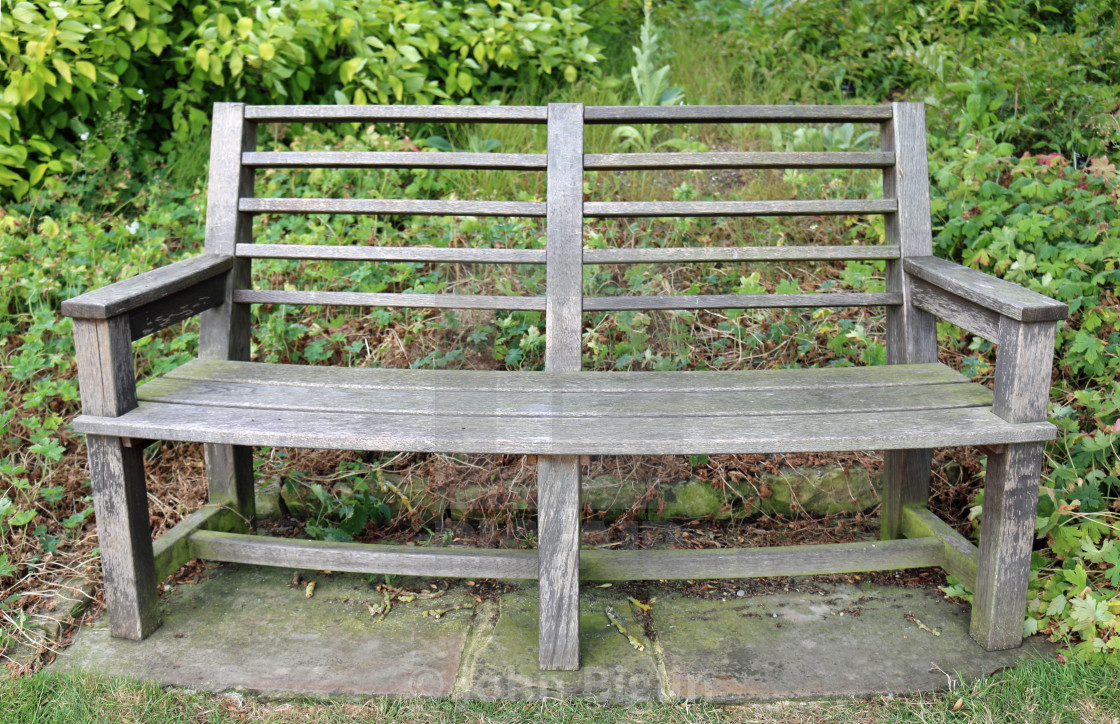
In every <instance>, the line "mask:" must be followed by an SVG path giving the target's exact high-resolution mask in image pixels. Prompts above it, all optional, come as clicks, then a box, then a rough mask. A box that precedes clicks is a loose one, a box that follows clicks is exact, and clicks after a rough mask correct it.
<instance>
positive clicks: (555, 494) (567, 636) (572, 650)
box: [537, 455, 580, 671]
mask: <svg viewBox="0 0 1120 724" xmlns="http://www.w3.org/2000/svg"><path fill="white" fill-rule="evenodd" d="M537 485H538V492H537V539H538V555H539V556H540V651H539V662H540V667H541V668H542V669H548V670H560V671H572V670H575V669H578V668H579V578H580V551H579V544H580V480H579V457H577V456H571V455H568V456H547V457H542V458H541V459H540V460H539V461H538V463H537Z"/></svg>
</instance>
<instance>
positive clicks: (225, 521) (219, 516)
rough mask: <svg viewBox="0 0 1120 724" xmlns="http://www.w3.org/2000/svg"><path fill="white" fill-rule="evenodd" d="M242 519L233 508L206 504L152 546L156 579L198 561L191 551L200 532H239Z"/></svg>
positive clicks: (161, 578) (162, 578) (158, 579)
mask: <svg viewBox="0 0 1120 724" xmlns="http://www.w3.org/2000/svg"><path fill="white" fill-rule="evenodd" d="M240 524H241V521H240V518H239V517H238V516H237V514H236V513H234V512H233V511H232V510H230V509H229V508H226V507H223V506H219V505H214V504H210V503H208V504H206V505H204V506H202V508H200V509H199V510H196V511H195V512H193V513H191V514H190V515H188V516H187V517H186V518H183V519H182V520H181V521H179V522H178V523H177V524H176V525H175V526H174V527H173V528H172V529H171V530H169V531H167V532H166V533H164V534H163V535H161V536H160V537H159V538H157V539H156V540H155V542H154V543H153V544H152V554H153V558H154V559H155V578H156V581H162V580H164V579H166V578H167V577H168V576H170V575H171V574H172V573H174V572H175V571H177V570H179V569H180V568H182V567H183V566H184V565H185V564H186V563H187V562H189V561H191V560H192V559H194V558H196V557H197V556H195V554H194V551H193V550H191V545H190V540H189V539H190V536H191V534H192V533H194V532H196V531H199V530H217V531H232V530H238V526H239V525H240Z"/></svg>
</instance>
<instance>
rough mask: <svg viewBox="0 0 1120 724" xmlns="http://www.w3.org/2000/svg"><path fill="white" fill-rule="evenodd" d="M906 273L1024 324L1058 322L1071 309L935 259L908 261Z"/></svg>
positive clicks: (965, 268)
mask: <svg viewBox="0 0 1120 724" xmlns="http://www.w3.org/2000/svg"><path fill="white" fill-rule="evenodd" d="M903 266H904V267H905V269H906V273H907V274H910V275H913V276H916V277H918V278H919V279H924V280H925V281H927V282H929V283H930V284H933V285H934V286H936V287H939V288H941V289H944V290H945V291H947V292H951V293H953V294H955V295H957V296H959V297H963V298H964V299H967V300H968V301H970V302H974V303H976V304H979V305H980V306H982V307H984V308H986V309H990V310H992V311H993V312H997V313H999V314H1002V315H1003V316H1005V317H1010V318H1011V319H1014V320H1017V321H1020V322H1056V321H1059V320H1062V319H1065V318H1066V315H1067V314H1068V313H1069V307H1068V306H1067V305H1066V304H1065V303H1064V302H1059V301H1056V300H1054V299H1051V298H1050V297H1047V296H1043V295H1042V294H1039V293H1038V292H1032V291H1031V290H1029V289H1026V288H1024V287H1021V286H1019V285H1018V284H1014V283H1012V282H1008V281H1004V280H1003V279H999V278H997V277H994V276H991V275H990V274H985V273H984V272H981V271H976V270H975V269H969V268H968V267H966V266H961V265H960V264H957V263H955V262H951V261H946V260H944V259H938V258H937V257H935V256H922V257H918V258H911V257H907V258H906V259H905V261H904V262H903Z"/></svg>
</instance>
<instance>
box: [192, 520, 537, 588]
mask: <svg viewBox="0 0 1120 724" xmlns="http://www.w3.org/2000/svg"><path fill="white" fill-rule="evenodd" d="M189 540H190V545H191V550H192V552H193V553H194V554H195V555H196V557H198V558H205V559H206V560H211V561H226V562H229V563H245V564H249V565H258V566H283V567H285V568H299V569H305V570H306V569H311V570H331V571H346V572H348V573H382V574H388V575H400V576H441V577H448V578H527V579H532V578H536V577H537V570H538V567H537V552H536V551H508V550H485V549H478V548H420V547H418V546H396V545H387V544H371V543H332V542H326V541H309V540H295V539H293V538H269V537H266V536H257V535H244V534H241V533H219V532H215V531H207V530H200V531H196V532H195V533H192V534H191V535H190V537H189Z"/></svg>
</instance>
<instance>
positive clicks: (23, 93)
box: [19, 74, 39, 103]
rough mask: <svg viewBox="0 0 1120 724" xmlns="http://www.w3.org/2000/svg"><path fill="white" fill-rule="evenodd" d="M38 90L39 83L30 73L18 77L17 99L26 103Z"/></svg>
mask: <svg viewBox="0 0 1120 724" xmlns="http://www.w3.org/2000/svg"><path fill="white" fill-rule="evenodd" d="M38 92H39V83H38V82H36V80H35V78H34V77H32V76H31V75H27V74H25V75H24V76H23V77H22V78H20V79H19V99H20V100H21V101H23V102H24V103H27V102H28V101H30V100H31V99H32V98H34V97H35V94H36V93H38Z"/></svg>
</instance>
